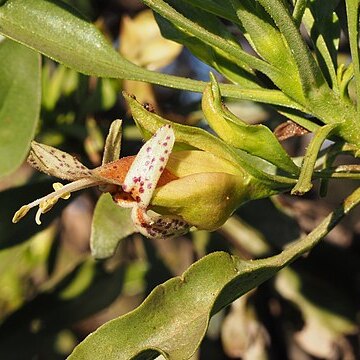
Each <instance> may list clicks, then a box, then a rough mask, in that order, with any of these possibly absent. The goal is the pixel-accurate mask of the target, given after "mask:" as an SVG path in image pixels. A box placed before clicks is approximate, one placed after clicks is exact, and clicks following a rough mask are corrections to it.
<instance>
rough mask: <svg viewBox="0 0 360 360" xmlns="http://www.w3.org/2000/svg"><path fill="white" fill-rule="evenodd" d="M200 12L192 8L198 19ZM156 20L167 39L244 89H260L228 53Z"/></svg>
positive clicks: (254, 78)
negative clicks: (184, 48)
mask: <svg viewBox="0 0 360 360" xmlns="http://www.w3.org/2000/svg"><path fill="white" fill-rule="evenodd" d="M182 7H184V4H182ZM199 12H200V10H198V9H194V8H191V13H192V15H193V16H195V17H196V18H198V17H197V15H198V13H199ZM204 14H205V16H204ZM201 17H202V18H207V19H206V20H207V21H206V23H214V22H219V20H218V19H217V18H216V17H215V16H213V15H208V14H206V13H204V12H202V16H201ZM155 19H156V21H157V23H158V25H159V28H160V30H161V34H162V35H163V36H164V37H165V38H167V39H170V40H173V41H176V42H178V43H180V44H182V45H184V46H186V47H187V48H188V49H189V50H190V51H191V52H192V53H193V54H194V55H195V56H196V57H197V58H199V59H200V60H201V61H203V62H205V63H206V64H208V65H210V66H211V67H213V68H214V69H215V70H217V71H219V72H220V73H221V74H223V75H224V76H225V77H226V78H228V79H229V80H231V81H232V82H234V83H236V84H238V85H241V86H242V87H244V88H259V85H258V84H257V82H258V80H257V78H256V77H255V75H254V74H252V73H251V72H250V71H247V70H246V69H243V68H242V67H240V66H238V65H237V64H234V63H233V62H232V61H231V60H230V59H229V58H228V57H227V54H226V53H223V52H221V51H220V50H219V49H218V48H216V47H214V46H211V45H208V44H206V43H205V42H203V41H202V40H201V39H199V38H198V37H196V36H193V35H192V34H189V33H188V32H187V31H184V30H182V29H181V28H179V27H177V26H175V25H174V24H172V23H171V22H170V21H168V20H166V19H164V18H163V17H161V16H159V15H158V14H155ZM218 27H221V25H220V24H219V26H218Z"/></svg>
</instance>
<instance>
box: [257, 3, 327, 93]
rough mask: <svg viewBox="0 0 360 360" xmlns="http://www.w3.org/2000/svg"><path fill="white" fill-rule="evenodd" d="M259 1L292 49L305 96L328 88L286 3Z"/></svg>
mask: <svg viewBox="0 0 360 360" xmlns="http://www.w3.org/2000/svg"><path fill="white" fill-rule="evenodd" d="M259 3H260V4H261V5H262V6H263V7H264V8H265V10H266V11H267V12H268V13H269V14H270V16H271V17H272V18H273V20H274V22H275V24H276V25H277V27H278V28H279V30H280V31H281V33H282V35H283V36H284V38H285V40H286V42H287V44H288V46H289V48H290V49H291V51H292V54H293V56H294V58H295V61H296V64H297V66H298V70H299V75H300V78H301V82H302V86H303V91H304V95H305V97H308V96H309V95H310V93H311V91H312V90H313V89H316V88H317V89H320V88H323V89H324V90H326V82H325V79H324V77H323V75H322V73H321V71H320V69H319V67H318V65H317V64H316V62H315V59H314V58H313V56H312V54H311V52H310V50H309V48H308V47H307V46H306V44H305V42H304V40H303V39H302V37H301V35H300V33H299V31H298V29H297V27H296V25H295V23H294V21H293V19H292V17H291V16H290V14H289V12H288V11H287V9H286V7H285V5H284V3H283V2H282V1H281V0H259Z"/></svg>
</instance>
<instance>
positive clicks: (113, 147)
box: [13, 84, 295, 238]
mask: <svg viewBox="0 0 360 360" xmlns="http://www.w3.org/2000/svg"><path fill="white" fill-rule="evenodd" d="M213 86H215V85H214V84H213ZM214 89H215V90H216V87H214ZM215 90H214V91H215ZM213 93H216V91H215V92H210V93H209V92H207V93H206V92H205V93H204V96H208V97H209V99H210V101H214V99H215V97H214V96H213ZM206 94H207V95H206ZM124 96H125V99H126V100H127V102H128V105H129V107H130V109H131V112H132V115H133V117H134V120H135V122H136V124H137V126H138V127H139V128H140V130H141V131H142V133H143V135H144V137H145V138H148V141H146V143H145V144H144V145H143V147H142V148H141V149H140V151H139V153H138V154H137V155H136V156H130V157H124V158H121V159H118V157H119V154H120V137H121V136H120V135H121V121H120V120H117V121H115V122H113V124H112V126H111V128H110V132H109V135H108V137H107V140H106V145H105V149H104V155H103V164H102V166H100V167H97V168H95V169H92V170H90V169H88V168H86V167H85V166H84V165H83V164H81V163H80V162H79V161H78V160H77V159H76V158H74V157H73V156H71V155H69V154H67V153H65V152H63V151H60V150H58V149H55V148H53V147H50V146H47V145H43V144H39V143H37V142H33V143H32V145H31V151H30V155H29V157H28V162H29V163H30V165H32V166H33V167H35V168H36V169H38V170H39V171H42V172H45V173H47V174H48V175H52V176H55V177H58V178H61V179H65V180H71V181H72V182H70V183H69V184H67V185H65V186H62V185H61V184H60V185H59V184H56V185H55V187H54V189H55V191H54V192H52V193H51V194H49V195H46V196H44V197H42V198H40V199H37V200H35V201H33V202H32V203H30V204H27V205H25V206H23V207H21V209H20V210H19V211H17V212H16V214H15V215H14V218H13V222H17V221H19V220H20V219H21V218H22V217H23V216H25V215H26V213H27V212H28V211H29V210H30V209H31V208H33V207H35V206H39V209H38V211H37V213H36V217H35V219H36V222H37V223H38V224H39V223H40V216H41V214H43V213H45V212H47V211H49V210H50V209H51V208H52V207H53V206H54V205H55V204H56V202H57V201H58V200H59V199H60V198H63V199H64V198H68V197H69V195H70V193H71V192H73V191H77V190H81V189H85V188H88V187H93V186H98V187H99V189H100V190H101V191H102V192H109V193H110V194H111V195H112V198H113V200H114V202H115V203H116V204H117V205H119V206H122V207H131V208H132V211H131V217H132V220H133V222H134V224H135V227H136V228H137V230H138V231H139V232H140V233H142V234H143V235H145V236H147V237H150V238H167V237H173V236H178V235H181V234H184V233H186V232H188V231H189V230H190V229H191V228H192V227H195V228H197V229H204V230H215V229H217V228H218V227H219V226H221V225H222V224H223V223H224V222H225V221H226V220H227V219H228V218H229V217H230V216H231V214H232V213H233V212H234V211H235V210H236V209H237V208H238V207H239V206H240V205H242V204H243V203H244V202H246V201H249V200H253V199H258V198H263V197H268V196H270V195H273V194H276V193H279V192H280V191H283V190H288V189H289V188H291V186H293V184H294V181H295V180H294V178H289V177H283V176H279V175H277V174H276V163H277V162H278V160H274V162H273V165H271V162H264V160H263V159H266V160H272V157H270V158H269V159H267V156H266V154H265V152H264V151H263V150H262V152H260V153H259V150H256V153H255V154H252V153H251V148H250V147H247V148H244V150H246V151H244V150H243V149H241V141H240V142H239V141H238V140H237V139H236V144H234V146H231V145H229V144H227V143H226V142H225V141H223V140H222V139H220V138H218V137H215V136H214V135H211V134H210V133H208V132H206V131H205V130H202V129H200V128H196V127H191V126H186V125H180V124H176V123H171V122H170V121H168V120H165V119H163V118H161V117H160V116H158V115H157V114H155V113H153V112H151V111H148V110H147V109H146V107H144V106H142V105H141V104H139V103H138V102H137V101H136V99H135V98H134V97H133V96H130V95H128V94H126V93H124ZM216 99H217V101H219V99H218V98H216ZM216 99H215V100H216ZM211 116H212V115H211ZM226 116H228V115H226ZM214 119H215V118H214ZM214 119H213V120H214ZM212 123H213V124H214V121H212ZM223 125H224V126H223V128H222V129H221V137H222V138H224V137H226V136H227V134H228V132H229V131H233V130H234V129H232V130H231V129H230V130H228V129H226V127H225V125H226V124H225V123H223ZM241 126H242V125H241ZM245 128H246V129H248V128H247V127H245ZM257 129H260V128H257ZM236 131H237V132H236V134H237V136H239V139H240V138H242V134H241V131H243V130H242V129H240V130H239V129H237V130H236ZM257 131H258V130H257ZM261 131H262V130H260V132H261ZM239 134H240V135H241V136H240V135H239ZM264 134H265V133H264ZM265 136H267V137H268V138H269V139H271V141H273V139H272V137H270V136H269V135H268V134H265ZM234 139H235V138H233V140H234ZM255 140H256V137H253V141H255ZM268 143H269V142H268ZM286 161H287V160H286ZM287 162H288V161H287ZM287 167H288V168H290V171H292V170H293V168H292V166H287Z"/></svg>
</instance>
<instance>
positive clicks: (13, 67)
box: [0, 40, 41, 177]
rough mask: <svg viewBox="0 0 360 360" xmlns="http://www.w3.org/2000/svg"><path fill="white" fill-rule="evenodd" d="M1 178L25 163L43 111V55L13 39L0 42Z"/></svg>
mask: <svg viewBox="0 0 360 360" xmlns="http://www.w3.org/2000/svg"><path fill="white" fill-rule="evenodd" d="M0 83H1V86H0V128H1V131H0V158H1V161H0V177H2V176H4V175H7V174H9V173H11V172H13V171H14V170H16V168H18V167H19V166H20V165H21V164H22V162H23V161H24V160H25V158H26V156H27V153H28V151H29V148H30V142H31V140H32V139H33V137H34V135H35V129H36V126H37V124H38V120H39V112H40V98H41V95H40V94H41V90H40V89H41V87H40V56H39V55H38V54H36V53H35V52H34V51H32V50H30V49H28V48H26V47H25V46H22V45H19V44H17V43H15V42H13V41H11V40H4V41H3V42H1V43H0Z"/></svg>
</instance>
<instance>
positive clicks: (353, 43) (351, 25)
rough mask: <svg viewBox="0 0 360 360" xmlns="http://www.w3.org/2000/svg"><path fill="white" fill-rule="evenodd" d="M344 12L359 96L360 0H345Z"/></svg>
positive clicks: (359, 104) (358, 104)
mask: <svg viewBox="0 0 360 360" xmlns="http://www.w3.org/2000/svg"><path fill="white" fill-rule="evenodd" d="M345 4H346V14H347V21H348V31H349V42H350V50H351V58H352V61H353V63H354V75H355V84H356V96H357V98H358V99H359V97H360V68H359V61H360V56H359V11H360V0H346V1H345ZM357 108H358V110H359V109H360V101H358V102H357Z"/></svg>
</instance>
